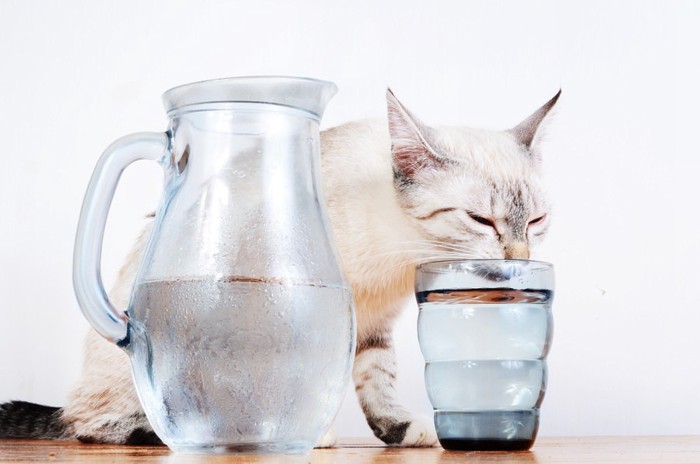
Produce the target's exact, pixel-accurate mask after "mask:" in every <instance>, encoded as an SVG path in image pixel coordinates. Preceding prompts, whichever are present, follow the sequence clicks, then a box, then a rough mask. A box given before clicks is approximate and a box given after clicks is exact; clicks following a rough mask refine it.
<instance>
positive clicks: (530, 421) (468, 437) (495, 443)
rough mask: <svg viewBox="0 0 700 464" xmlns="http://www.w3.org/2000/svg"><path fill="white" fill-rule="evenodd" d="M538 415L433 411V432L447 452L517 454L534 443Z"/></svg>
mask: <svg viewBox="0 0 700 464" xmlns="http://www.w3.org/2000/svg"><path fill="white" fill-rule="evenodd" d="M539 416H540V412H539V410H537V409H533V410H528V411H479V412H464V411H436V412H435V429H436V430H437V435H438V438H439V439H440V444H441V445H442V447H443V448H445V449H448V450H464V451H516V450H527V449H530V448H531V447H532V445H533V444H534V443H535V437H536V436H537V429H538V426H539Z"/></svg>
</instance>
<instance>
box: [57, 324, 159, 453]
mask: <svg viewBox="0 0 700 464" xmlns="http://www.w3.org/2000/svg"><path fill="white" fill-rule="evenodd" d="M61 420H62V421H63V422H64V423H65V424H66V425H67V426H68V428H69V430H70V432H71V436H72V437H74V438H77V439H78V440H80V441H82V442H85V443H110V444H118V445H160V444H162V442H161V441H160V439H159V438H158V436H157V435H156V434H155V433H154V432H153V429H152V428H151V426H150V424H149V423H148V420H147V419H146V415H145V414H144V412H143V409H142V408H141V403H140V402H139V399H138V396H137V395H136V389H135V388H134V385H133V381H132V378H131V366H130V365H129V359H128V357H127V355H126V354H125V353H124V352H123V351H122V350H121V349H120V348H118V347H117V346H116V345H114V344H112V343H109V342H108V341H106V340H104V339H103V338H102V337H100V336H99V335H98V334H97V333H96V332H94V331H90V334H89V335H88V338H87V343H86V359H85V366H84V369H83V373H82V375H81V377H80V379H79V381H78V383H77V384H76V386H75V387H74V388H73V390H72V391H71V394H70V397H69V400H68V404H67V405H66V407H65V408H63V411H62V415H61Z"/></svg>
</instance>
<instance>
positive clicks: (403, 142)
mask: <svg viewBox="0 0 700 464" xmlns="http://www.w3.org/2000/svg"><path fill="white" fill-rule="evenodd" d="M386 102H387V110H388V116H389V134H390V135H391V156H392V160H393V165H394V176H395V177H396V178H397V179H400V180H402V181H405V180H408V181H411V180H412V179H413V177H414V176H415V174H416V173H417V172H419V171H421V170H423V169H431V168H440V167H443V166H445V165H446V164H448V163H449V162H450V160H449V159H447V158H445V157H444V156H442V155H440V154H439V153H438V152H437V151H436V150H435V149H434V143H433V142H432V139H433V135H432V132H433V131H432V129H431V128H430V127H428V126H426V125H425V124H423V123H422V122H420V121H419V120H418V118H416V117H415V116H414V115H413V114H411V112H410V111H408V109H406V107H404V106H403V105H402V104H401V102H399V100H398V99H397V98H396V96H395V95H394V93H393V92H392V91H391V89H387V91H386Z"/></svg>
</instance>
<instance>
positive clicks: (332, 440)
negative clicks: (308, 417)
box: [315, 427, 338, 448]
mask: <svg viewBox="0 0 700 464" xmlns="http://www.w3.org/2000/svg"><path fill="white" fill-rule="evenodd" d="M336 443H338V436H337V435H336V434H335V429H334V428H333V427H331V428H330V429H328V432H326V433H325V434H324V435H323V436H322V437H321V438H320V439H319V440H318V441H317V442H316V446H315V448H333V447H334V446H335V445H336Z"/></svg>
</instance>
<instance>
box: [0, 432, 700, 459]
mask: <svg viewBox="0 0 700 464" xmlns="http://www.w3.org/2000/svg"><path fill="white" fill-rule="evenodd" d="M0 462H78V463H81V462H91V463H105V462H112V463H126V462H129V463H142V462H144V463H156V462H157V463H201V464H206V463H223V462H228V463H264V464H284V463H299V464H302V463H304V464H306V463H311V464H335V463H351V464H354V463H363V464H365V463H371V464H395V463H396V464H398V463H401V464H450V463H513V464H516V463H542V464H549V463H557V464H566V463H577V464H578V463H596V464H601V463H630V464H632V463H634V464H646V463H659V464H676V463H683V464H687V463H693V464H700V436H685V437H590V438H587V437H585V438H584V437H578V438H547V437H542V438H539V439H538V441H537V443H536V444H535V446H534V448H533V449H532V450H531V451H525V452H515V453H502V452H479V453H476V452H471V453H466V452H457V451H444V450H443V449H442V448H440V447H437V448H414V449H411V448H386V447H384V446H382V445H381V444H379V443H378V442H376V441H373V440H367V439H356V440H352V439H345V440H341V444H340V445H339V446H338V447H337V448H333V449H317V450H313V451H312V452H311V453H310V454H308V455H296V456H295V455H252V454H238V455H213V456H212V455H180V454H173V453H171V452H170V451H169V450H168V449H167V448H165V447H133V446H108V445H85V444H80V443H76V442H57V441H31V440H2V441H0Z"/></svg>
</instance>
